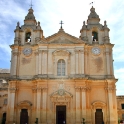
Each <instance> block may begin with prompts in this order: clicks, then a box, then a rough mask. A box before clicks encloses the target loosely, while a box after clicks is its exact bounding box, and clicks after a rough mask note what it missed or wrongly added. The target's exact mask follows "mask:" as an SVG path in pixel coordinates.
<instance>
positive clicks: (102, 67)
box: [80, 7, 114, 77]
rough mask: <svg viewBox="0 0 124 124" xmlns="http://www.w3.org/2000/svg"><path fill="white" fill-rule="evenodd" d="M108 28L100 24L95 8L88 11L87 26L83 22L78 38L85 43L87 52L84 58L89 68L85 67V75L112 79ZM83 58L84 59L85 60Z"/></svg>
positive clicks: (111, 45)
mask: <svg viewBox="0 0 124 124" xmlns="http://www.w3.org/2000/svg"><path fill="white" fill-rule="evenodd" d="M109 31H110V30H109V28H108V27H107V24H106V21H104V25H102V24H100V18H99V16H98V15H97V13H96V12H95V8H93V7H92V8H91V9H90V14H89V16H88V20H87V24H86V23H85V21H84V22H83V26H82V29H81V30H80V33H81V35H80V38H81V39H82V40H83V41H84V42H85V43H86V47H85V51H87V52H88V56H89V57H88V56H86V58H87V59H88V60H89V61H88V62H87V63H89V65H90V67H89V66H87V67H85V68H86V73H87V74H88V75H90V76H93V75H94V76H96V77H97V76H98V75H99V76H100V75H101V77H105V76H106V77H114V73H113V58H112V48H113V46H114V45H113V44H111V43H110V39H109ZM86 58H85V59H86Z"/></svg>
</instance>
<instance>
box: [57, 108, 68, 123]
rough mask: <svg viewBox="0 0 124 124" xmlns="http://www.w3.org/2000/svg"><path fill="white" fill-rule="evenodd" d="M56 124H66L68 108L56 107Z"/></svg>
mask: <svg viewBox="0 0 124 124" xmlns="http://www.w3.org/2000/svg"><path fill="white" fill-rule="evenodd" d="M56 124H66V106H56Z"/></svg>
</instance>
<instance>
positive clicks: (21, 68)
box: [0, 7, 118, 124]
mask: <svg viewBox="0 0 124 124" xmlns="http://www.w3.org/2000/svg"><path fill="white" fill-rule="evenodd" d="M14 32H15V39H14V43H13V44H12V45H11V46H10V47H11V50H12V52H11V69H10V75H9V76H6V78H5V80H7V82H8V86H7V87H6V86H5V89H4V90H3V91H2V92H5V94H6V95H5V96H4V97H5V98H6V100H7V103H8V104H7V105H5V108H4V110H3V111H5V112H6V114H5V115H3V111H2V108H1V109H0V117H1V121H2V116H3V117H6V119H5V120H6V122H5V123H6V124H13V123H15V124H34V123H38V124H81V123H83V122H86V124H102V123H103V122H104V124H117V120H118V119H117V102H116V85H115V83H116V82H117V79H115V77H114V70H113V55H112V48H113V46H114V44H112V43H111V42H110V38H109V28H108V27H107V23H106V21H104V25H102V24H100V18H99V16H98V15H97V13H96V12H95V8H93V7H92V8H91V9H90V14H89V16H88V19H87V24H86V23H85V22H83V26H82V28H81V30H80V37H79V38H77V37H74V36H72V35H70V34H68V33H66V32H65V31H64V29H63V28H62V26H61V27H60V29H59V31H58V32H57V33H55V34H53V35H51V36H49V37H46V38H45V37H44V34H43V30H42V28H41V25H40V22H37V21H36V19H35V16H34V14H33V9H32V8H30V9H29V12H28V14H27V16H26V17H25V20H24V25H22V26H20V24H19V22H18V23H17V26H16V29H15V31H14ZM3 77H4V76H3ZM1 79H2V78H1ZM6 100H5V101H4V102H5V103H6Z"/></svg>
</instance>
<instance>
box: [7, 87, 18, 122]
mask: <svg viewBox="0 0 124 124" xmlns="http://www.w3.org/2000/svg"><path fill="white" fill-rule="evenodd" d="M9 90H10V92H9V93H10V95H9V97H10V98H9V101H8V112H7V114H8V113H9V115H8V116H7V117H8V123H9V124H13V123H14V122H15V118H14V107H15V92H16V90H17V88H15V87H10V89H9Z"/></svg>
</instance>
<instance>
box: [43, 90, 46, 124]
mask: <svg viewBox="0 0 124 124" xmlns="http://www.w3.org/2000/svg"><path fill="white" fill-rule="evenodd" d="M46 109H47V88H43V109H42V123H43V124H46V123H47V118H46Z"/></svg>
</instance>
